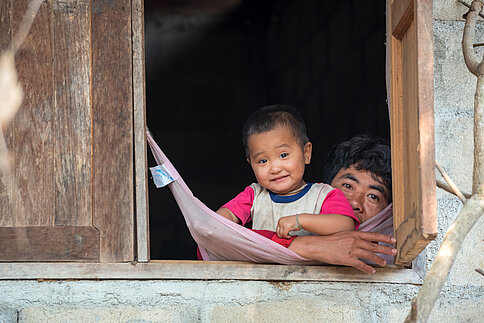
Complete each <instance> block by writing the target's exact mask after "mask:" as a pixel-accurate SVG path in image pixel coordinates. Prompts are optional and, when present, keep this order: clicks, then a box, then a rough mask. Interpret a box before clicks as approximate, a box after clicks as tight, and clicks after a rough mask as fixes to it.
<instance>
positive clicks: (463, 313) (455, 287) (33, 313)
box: [0, 0, 484, 322]
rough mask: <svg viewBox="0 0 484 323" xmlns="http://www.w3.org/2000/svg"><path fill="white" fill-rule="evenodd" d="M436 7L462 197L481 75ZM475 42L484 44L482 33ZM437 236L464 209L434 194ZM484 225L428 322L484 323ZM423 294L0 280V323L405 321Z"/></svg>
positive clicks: (451, 160)
mask: <svg viewBox="0 0 484 323" xmlns="http://www.w3.org/2000/svg"><path fill="white" fill-rule="evenodd" d="M456 3H457V2H456V1H453V0H436V1H434V18H435V19H434V40H435V41H434V48H435V49H434V52H435V55H434V59H435V65H434V66H435V70H434V73H435V92H434V95H435V139H436V157H437V159H438V160H439V162H440V163H441V164H442V166H443V167H444V168H445V169H446V170H447V171H448V172H449V174H450V175H451V176H452V177H453V178H454V180H455V181H456V183H457V184H458V185H459V187H461V188H462V189H463V190H465V191H470V188H471V177H472V171H471V169H472V168H471V167H472V146H473V140H472V126H473V121H472V117H473V116H472V111H473V96H474V88H475V77H474V76H472V75H471V74H470V73H469V72H468V71H467V70H466V68H465V65H464V63H463V58H462V54H461V49H460V42H461V36H462V30H463V27H464V23H463V21H462V20H461V19H460V17H461V16H462V14H463V13H464V12H465V11H466V9H465V8H463V7H462V6H460V5H458V4H456ZM477 37H478V39H479V40H482V39H484V27H483V26H481V27H480V30H479V33H478V36H477ZM437 197H438V201H437V202H438V216H439V236H438V238H437V239H436V241H435V242H432V243H431V244H430V246H429V247H428V248H427V249H428V250H427V267H429V266H430V265H431V263H432V260H433V259H434V257H435V254H436V251H437V249H438V247H439V245H440V243H441V241H442V238H443V235H444V233H445V231H446V230H447V228H448V227H449V225H450V224H451V223H452V221H453V220H454V219H455V217H456V215H457V213H458V211H459V209H460V207H461V206H460V202H459V201H458V200H457V199H456V198H454V197H453V196H451V195H450V194H448V193H446V192H443V191H441V190H439V189H438V190H437ZM483 225H484V218H481V219H480V221H479V222H478V223H477V224H476V225H475V226H474V228H473V230H472V231H471V232H470V234H469V235H468V237H467V239H466V241H465V243H464V247H463V250H462V251H461V252H460V253H459V256H458V258H457V261H456V264H455V265H454V268H453V269H452V272H451V274H450V276H449V278H448V280H447V282H446V284H445V286H444V290H443V291H442V293H441V296H440V298H439V300H438V303H437V305H436V307H435V308H434V310H433V312H432V314H431V316H430V320H429V321H430V322H441V321H445V322H482V320H483V317H484V310H483V308H484V296H483V295H484V287H483V285H484V284H483V283H484V276H482V275H480V274H479V273H477V272H476V271H475V269H477V268H480V269H484V263H483V261H484V259H483V251H484V243H483V241H484V234H483V230H481V228H482V226H483ZM418 290H419V286H415V285H410V284H391V283H389V284H370V283H329V282H297V283H296V282H266V281H262V282H259V281H159V280H153V281H116V280H113V281H0V322H39V321H44V322H232V321H233V322H235V321H236V322H266V321H267V322H269V321H282V320H284V321H287V320H291V321H296V322H298V321H323V322H324V321H335V322H402V321H403V320H404V318H405V317H406V315H407V313H408V310H409V308H410V302H411V299H412V298H413V297H414V296H415V295H416V294H417V293H418Z"/></svg>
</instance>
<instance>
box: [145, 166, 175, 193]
mask: <svg viewBox="0 0 484 323" xmlns="http://www.w3.org/2000/svg"><path fill="white" fill-rule="evenodd" d="M150 171H151V175H153V182H155V185H156V188H160V187H163V186H166V185H168V184H170V183H171V182H173V181H174V179H173V176H171V174H170V172H169V171H168V170H167V169H166V168H165V166H164V165H158V166H156V167H150Z"/></svg>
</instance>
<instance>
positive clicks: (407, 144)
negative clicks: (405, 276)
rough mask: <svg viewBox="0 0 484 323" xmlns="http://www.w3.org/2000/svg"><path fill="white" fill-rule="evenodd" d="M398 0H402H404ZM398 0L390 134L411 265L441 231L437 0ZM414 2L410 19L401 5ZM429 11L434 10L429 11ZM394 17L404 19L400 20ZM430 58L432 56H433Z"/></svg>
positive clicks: (397, 221)
mask: <svg viewBox="0 0 484 323" xmlns="http://www.w3.org/2000/svg"><path fill="white" fill-rule="evenodd" d="M399 1H401V2H402V4H399ZM412 3H413V4H409V3H408V1H406V0H395V1H394V2H393V4H392V10H393V9H394V8H399V10H400V12H399V13H391V14H390V21H389V26H396V25H399V24H402V25H405V28H404V29H402V30H403V33H401V34H399V33H397V34H396V35H395V34H394V35H393V36H392V38H391V42H390V53H391V55H390V61H391V62H390V67H391V71H390V77H391V80H390V84H391V85H390V86H391V88H390V90H391V102H390V105H391V120H392V121H391V137H392V171H393V194H394V196H393V202H394V230H395V232H396V238H397V249H398V254H397V257H396V263H397V264H405V265H406V264H409V263H410V262H411V261H412V260H413V259H415V257H416V256H417V255H418V254H419V253H420V252H421V251H422V250H423V249H424V248H425V246H426V245H427V244H428V243H429V242H430V241H431V240H432V239H434V238H435V236H436V232H437V226H436V223H437V220H436V219H437V215H436V213H437V212H436V198H435V170H434V160H435V156H434V121H433V34H432V1H429V0H416V1H414V2H412ZM409 6H413V7H414V8H415V9H414V10H411V12H412V13H413V15H412V16H411V17H410V18H411V19H410V18H409V16H408V15H407V14H403V13H402V12H404V11H405V12H410V11H408V10H406V9H405V10H403V9H402V8H408V7H409ZM427 11H429V12H430V13H427ZM393 19H401V20H405V22H395V21H392V20H393ZM429 56H431V57H429Z"/></svg>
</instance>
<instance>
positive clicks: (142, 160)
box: [132, 0, 150, 262]
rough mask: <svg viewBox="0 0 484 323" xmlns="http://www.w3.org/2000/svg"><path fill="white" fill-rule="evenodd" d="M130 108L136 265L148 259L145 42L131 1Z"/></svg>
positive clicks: (137, 3)
mask: <svg viewBox="0 0 484 323" xmlns="http://www.w3.org/2000/svg"><path fill="white" fill-rule="evenodd" d="M132 21H133V24H132V29H133V108H134V163H135V194H136V236H137V241H136V246H137V257H136V259H137V260H138V261H139V262H147V261H148V260H149V259H150V249H149V246H150V243H149V213H148V177H147V176H148V165H147V143H146V131H145V130H146V106H145V102H146V92H145V55H144V53H145V40H144V10H143V0H133V8H132Z"/></svg>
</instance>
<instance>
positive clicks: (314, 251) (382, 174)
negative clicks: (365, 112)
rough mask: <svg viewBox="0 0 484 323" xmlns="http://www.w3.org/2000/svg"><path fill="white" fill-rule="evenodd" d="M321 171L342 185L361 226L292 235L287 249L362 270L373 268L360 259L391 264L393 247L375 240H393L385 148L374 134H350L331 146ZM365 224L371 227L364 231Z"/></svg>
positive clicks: (388, 159)
mask: <svg viewBox="0 0 484 323" xmlns="http://www.w3.org/2000/svg"><path fill="white" fill-rule="evenodd" d="M323 172H324V174H323V181H324V182H326V183H331V185H332V186H333V187H336V188H339V189H341V190H342V191H343V193H344V194H345V196H346V197H347V198H348V200H349V201H350V204H351V206H352V207H353V210H354V212H355V215H356V216H357V217H358V218H359V219H360V221H361V222H362V225H361V229H360V231H347V232H339V233H336V234H333V235H328V236H306V237H296V238H295V239H294V241H293V242H292V243H291V245H290V246H289V249H291V250H292V251H294V252H296V253H298V254H299V255H301V256H303V257H305V258H309V259H314V260H318V261H321V262H325V263H330V264H335V265H345V266H352V267H355V268H357V269H359V270H361V271H364V272H367V273H374V272H375V269H374V268H373V267H371V266H369V265H367V264H366V263H365V262H363V261H362V260H361V259H366V260H369V261H371V262H373V263H376V264H378V265H381V266H384V265H386V264H388V263H391V262H392V259H393V256H394V255H395V254H396V250H395V249H393V248H392V247H390V246H388V245H386V246H385V245H380V244H378V242H381V243H386V244H393V243H394V242H395V239H394V238H393V237H391V236H389V235H388V234H392V232H393V226H392V223H393V219H392V216H391V210H390V208H391V205H390V204H391V201H392V182H391V152H390V147H389V146H388V145H387V144H385V143H384V141H383V140H382V139H379V138H374V137H369V136H355V137H353V138H351V139H350V140H348V141H345V142H343V143H341V144H339V145H337V146H335V147H334V148H333V149H332V151H331V152H330V153H329V155H328V158H327V160H326V163H325V167H324V171H323ZM387 208H388V210H387ZM382 211H386V212H382ZM365 223H366V224H368V223H371V225H365ZM365 228H366V229H367V230H368V231H373V232H363V231H362V230H365ZM383 233H385V234H383ZM377 253H378V254H379V255H377Z"/></svg>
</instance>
